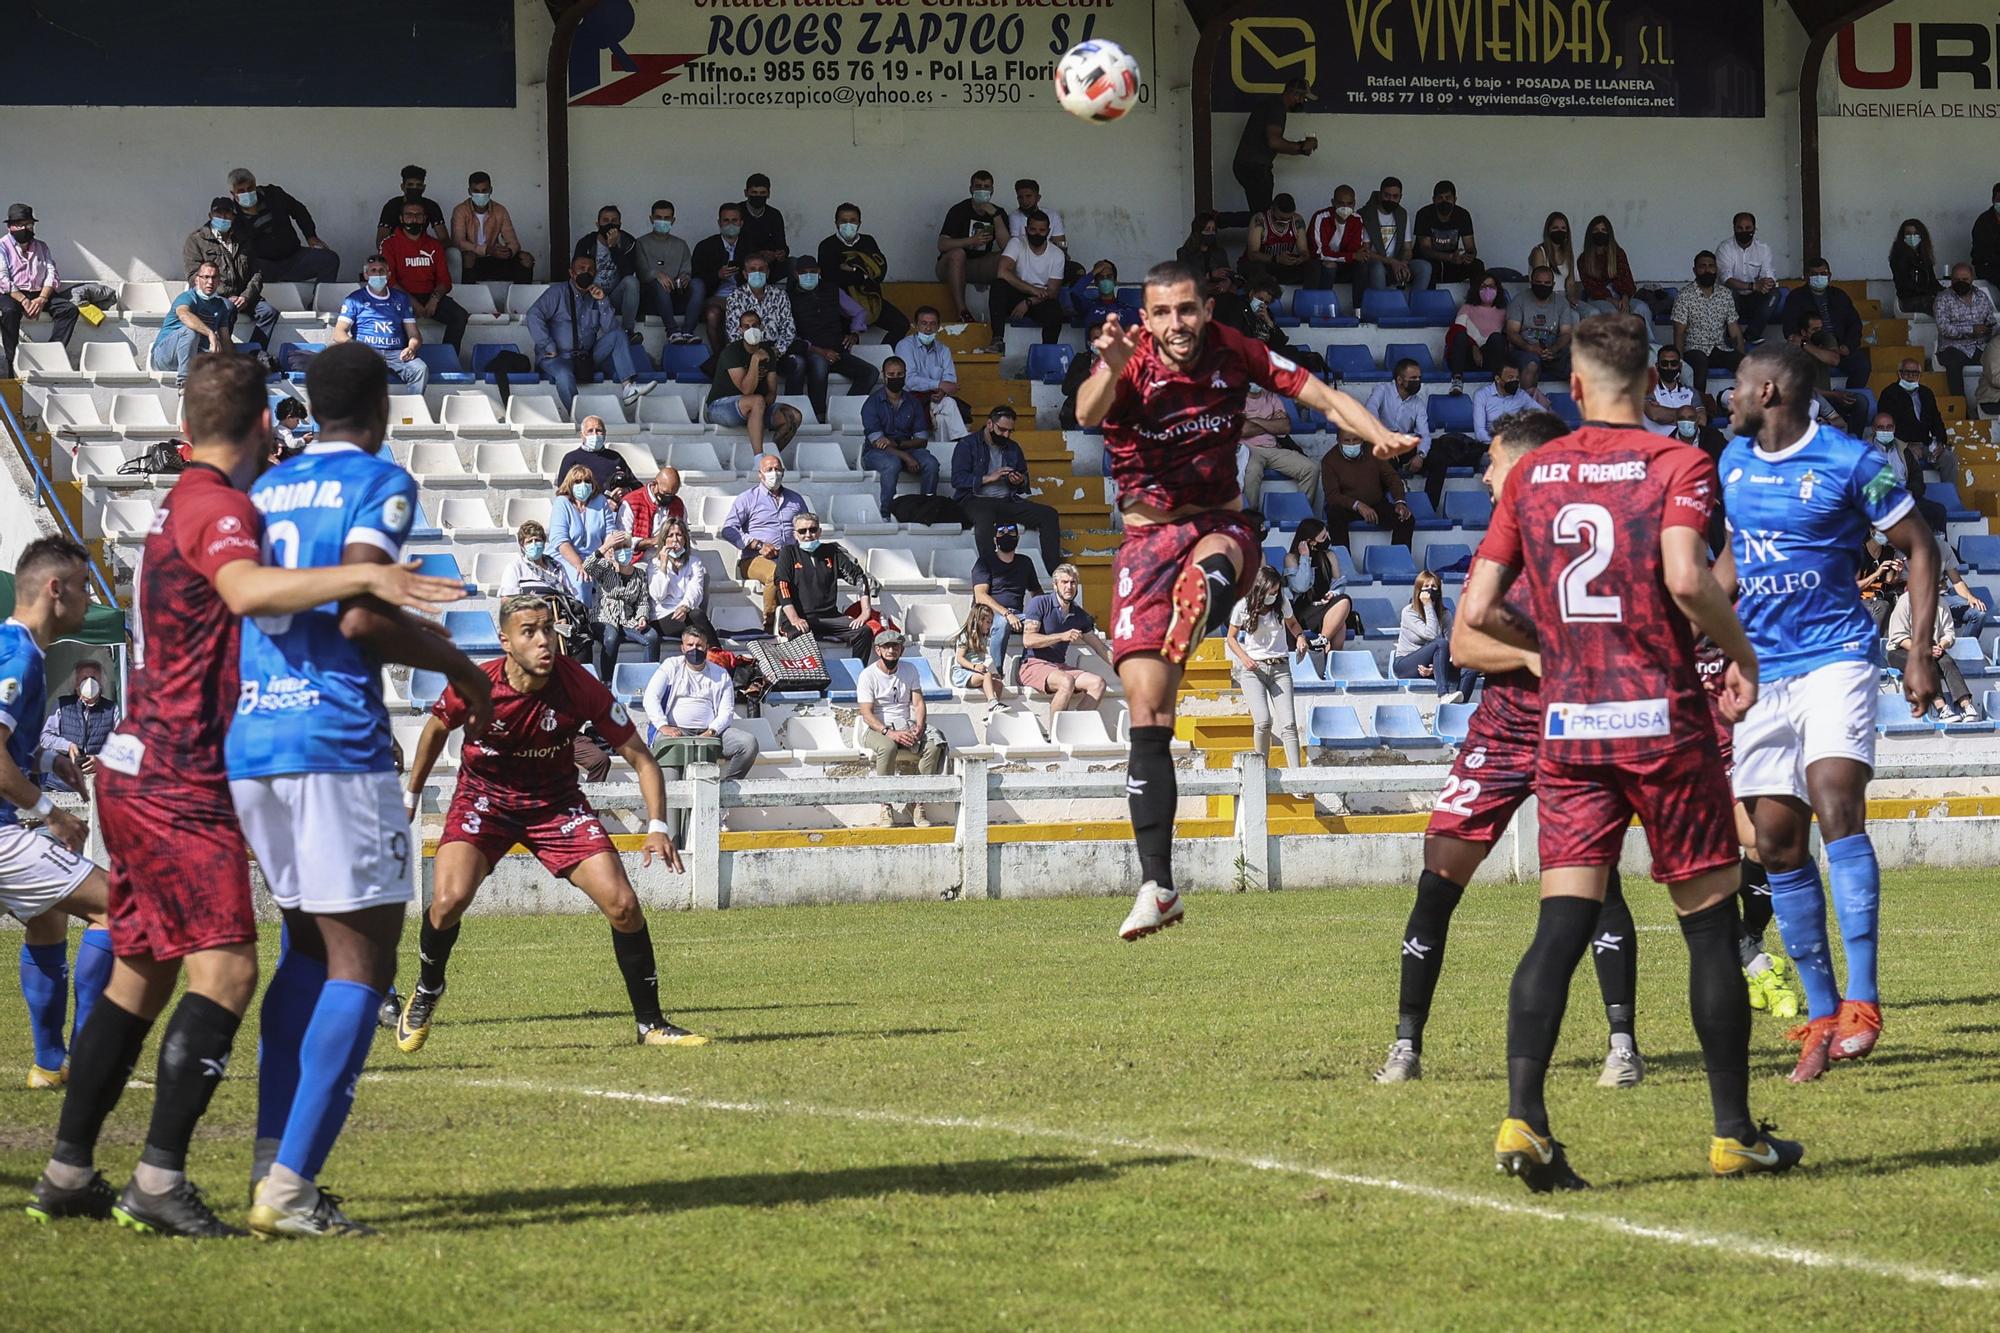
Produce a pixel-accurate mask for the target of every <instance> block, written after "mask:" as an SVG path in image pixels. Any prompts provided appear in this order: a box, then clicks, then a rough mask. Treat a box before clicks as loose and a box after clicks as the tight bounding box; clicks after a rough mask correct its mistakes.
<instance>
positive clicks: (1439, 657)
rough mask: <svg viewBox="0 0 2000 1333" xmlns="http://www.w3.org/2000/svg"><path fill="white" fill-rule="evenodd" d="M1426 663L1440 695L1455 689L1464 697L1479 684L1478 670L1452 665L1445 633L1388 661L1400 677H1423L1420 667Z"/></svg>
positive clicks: (1440, 696)
mask: <svg viewBox="0 0 2000 1333" xmlns="http://www.w3.org/2000/svg"><path fill="white" fill-rule="evenodd" d="M1422 666H1427V667H1429V668H1430V669H1431V674H1432V676H1433V678H1434V680H1435V682H1436V684H1437V692H1438V697H1439V698H1443V697H1444V696H1445V695H1447V694H1450V693H1452V692H1453V691H1454V690H1455V691H1457V692H1458V694H1459V696H1460V697H1461V698H1463V697H1464V696H1466V695H1469V694H1471V693H1472V687H1473V686H1474V685H1475V684H1476V683H1478V680H1479V673H1478V672H1477V671H1473V670H1471V669H1470V668H1466V667H1458V666H1453V665H1452V661H1451V640H1449V639H1446V638H1444V637H1442V636H1440V637H1438V638H1435V639H1432V640H1431V641H1430V642H1429V643H1427V644H1425V645H1424V646H1423V647H1421V648H1419V649H1417V651H1415V652H1414V653H1408V654H1406V655H1404V656H1402V657H1398V658H1396V659H1395V660H1393V661H1392V662H1390V664H1389V669H1390V670H1391V671H1393V672H1394V673H1395V675H1396V679H1398V680H1420V679H1422V677H1420V676H1418V675H1417V668H1418V667H1422Z"/></svg>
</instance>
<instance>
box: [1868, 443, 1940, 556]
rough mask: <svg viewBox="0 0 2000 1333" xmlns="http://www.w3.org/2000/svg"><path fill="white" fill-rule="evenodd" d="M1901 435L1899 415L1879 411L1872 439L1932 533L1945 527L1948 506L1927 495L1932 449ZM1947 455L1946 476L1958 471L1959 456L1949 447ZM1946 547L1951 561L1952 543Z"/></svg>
mask: <svg viewBox="0 0 2000 1333" xmlns="http://www.w3.org/2000/svg"><path fill="white" fill-rule="evenodd" d="M1900 434H1901V432H1900V431H1898V430H1897V428H1896V418H1895V417H1894V416H1893V415H1892V414H1891V413H1890V412H1889V410H1888V409H1887V408H1886V407H1885V408H1882V409H1881V410H1879V411H1877V412H1876V413H1875V419H1874V421H1873V422H1872V423H1870V426H1869V429H1868V440H1869V442H1870V443H1871V444H1873V445H1874V446H1875V447H1876V448H1878V449H1880V450H1881V451H1882V452H1883V453H1884V454H1886V455H1888V459H1889V466H1890V467H1891V468H1893V469H1895V473H1896V483H1897V484H1898V485H1899V486H1901V487H1902V488H1903V489H1904V490H1906V491H1908V492H1909V493H1910V499H1911V501H1912V502H1914V503H1915V505H1916V507H1917V513H1918V514H1920V515H1921V516H1922V517H1923V520H1924V522H1925V524H1927V525H1928V526H1929V527H1930V529H1931V531H1932V532H1943V531H1944V530H1945V511H1944V506H1943V505H1941V504H1939V503H1938V502H1937V501H1936V500H1933V499H1931V498H1930V497H1929V496H1927V495H1925V494H1924V490H1925V488H1926V483H1925V481H1924V468H1925V467H1927V466H1930V459H1931V455H1930V451H1928V450H1927V449H1925V447H1924V446H1923V445H1921V444H1917V443H1914V442H1912V441H1909V440H1903V439H1899V438H1897V437H1898V436H1899V435H1900ZM1941 452H1942V455H1943V457H1945V458H1947V459H1950V460H1951V465H1950V466H1945V467H1942V468H1941V469H1940V470H1941V471H1942V472H1943V474H1944V475H1945V476H1952V475H1953V474H1954V473H1955V472H1956V471H1957V467H1956V463H1957V458H1956V456H1955V455H1953V454H1952V452H1951V451H1950V450H1949V449H1946V450H1943V451H1941ZM1941 545H1943V546H1944V547H1945V549H1946V552H1947V554H1946V556H1945V560H1946V561H1949V560H1950V559H1951V558H1952V557H1951V556H1950V555H1949V551H1950V543H1949V542H1945V543H1941Z"/></svg>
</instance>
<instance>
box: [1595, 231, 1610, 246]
mask: <svg viewBox="0 0 2000 1333" xmlns="http://www.w3.org/2000/svg"><path fill="white" fill-rule="evenodd" d="M1610 239H1611V238H1610V237H1609V236H1607V235H1605V234H1604V233H1603V232H1601V231H1594V232H1592V233H1590V243H1591V244H1592V245H1604V244H1606V243H1607V242H1609V241H1610Z"/></svg>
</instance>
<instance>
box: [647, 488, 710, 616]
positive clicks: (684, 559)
mask: <svg viewBox="0 0 2000 1333" xmlns="http://www.w3.org/2000/svg"><path fill="white" fill-rule="evenodd" d="M652 541H653V558H652V559H651V560H650V561H648V564H649V565H650V566H651V567H652V575H651V577H650V579H649V581H648V583H647V588H646V590H647V592H649V593H650V594H652V598H653V617H654V619H653V628H654V629H656V630H658V631H659V632H660V642H661V643H675V642H678V641H679V639H680V637H681V635H682V634H683V633H684V632H686V631H687V630H690V629H699V630H700V631H701V632H702V633H703V634H704V635H705V636H707V638H708V641H709V642H710V643H711V644H713V643H716V642H717V641H718V640H717V639H716V634H715V626H714V625H713V624H712V623H711V622H710V621H709V618H708V567H707V566H706V565H704V564H703V563H702V561H701V557H700V556H699V555H697V554H696V552H695V549H694V543H693V542H692V541H690V540H689V539H688V526H687V520H686V519H684V518H678V517H672V518H664V519H662V520H661V521H660V526H659V527H658V528H657V529H655V531H654V535H653V538H652Z"/></svg>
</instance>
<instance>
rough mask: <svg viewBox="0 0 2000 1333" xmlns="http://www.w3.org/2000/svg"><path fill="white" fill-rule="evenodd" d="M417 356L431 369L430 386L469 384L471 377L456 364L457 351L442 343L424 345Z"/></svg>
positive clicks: (462, 367)
mask: <svg viewBox="0 0 2000 1333" xmlns="http://www.w3.org/2000/svg"><path fill="white" fill-rule="evenodd" d="M417 356H418V358H419V359H420V360H422V362H423V363H424V364H425V365H427V366H429V367H430V368H431V383H432V384H470V383H472V378H473V377H472V376H471V375H469V374H467V373H466V369H465V367H464V366H462V365H460V364H459V363H458V349H457V348H455V347H448V346H446V345H445V344H443V343H425V344H424V345H423V346H422V347H419V348H418V349H417Z"/></svg>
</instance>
